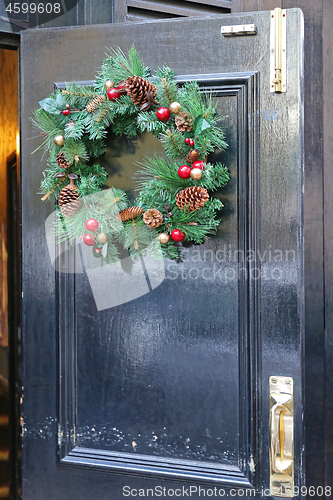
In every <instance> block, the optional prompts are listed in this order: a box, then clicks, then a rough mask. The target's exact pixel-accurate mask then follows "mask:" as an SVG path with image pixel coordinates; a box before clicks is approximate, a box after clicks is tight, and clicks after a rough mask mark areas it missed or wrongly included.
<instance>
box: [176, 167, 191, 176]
mask: <svg viewBox="0 0 333 500" xmlns="http://www.w3.org/2000/svg"><path fill="white" fill-rule="evenodd" d="M178 175H179V177H180V178H181V179H189V178H190V177H191V167H189V166H188V165H182V166H181V167H179V169H178Z"/></svg>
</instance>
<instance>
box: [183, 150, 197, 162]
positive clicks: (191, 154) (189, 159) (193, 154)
mask: <svg viewBox="0 0 333 500" xmlns="http://www.w3.org/2000/svg"><path fill="white" fill-rule="evenodd" d="M197 160H199V151H198V150H197V149H191V150H190V151H189V152H188V154H187V156H186V161H187V162H188V163H194V162H195V161H197Z"/></svg>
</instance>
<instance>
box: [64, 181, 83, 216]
mask: <svg viewBox="0 0 333 500" xmlns="http://www.w3.org/2000/svg"><path fill="white" fill-rule="evenodd" d="M80 205H81V199H80V198H79V193H78V187H77V186H75V184H67V186H65V187H64V188H63V189H62V190H61V191H60V195H59V206H60V210H61V213H62V215H63V216H64V217H70V216H71V215H74V214H75V213H76V211H77V210H78V209H79V208H80Z"/></svg>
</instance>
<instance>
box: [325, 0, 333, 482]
mask: <svg viewBox="0 0 333 500" xmlns="http://www.w3.org/2000/svg"><path fill="white" fill-rule="evenodd" d="M332 47H333V3H332V1H331V0H323V106H324V112H323V119H324V266H325V383H326V386H325V459H324V460H325V484H327V485H329V484H330V482H331V481H332V475H333V426H332V421H333V398H332V394H333V392H332V391H333V286H332V285H333V225H332V215H333V214H332V212H333V170H332V158H333V94H332V89H331V87H332V78H333V59H332Z"/></svg>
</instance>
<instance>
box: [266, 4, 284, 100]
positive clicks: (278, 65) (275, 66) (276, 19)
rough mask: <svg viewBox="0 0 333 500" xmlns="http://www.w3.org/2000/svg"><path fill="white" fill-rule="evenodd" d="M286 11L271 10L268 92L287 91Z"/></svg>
mask: <svg viewBox="0 0 333 500" xmlns="http://www.w3.org/2000/svg"><path fill="white" fill-rule="evenodd" d="M286 15H287V14H286V10H285V9H280V8H276V9H274V10H271V45H270V52H271V56H270V60H271V69H270V91H271V92H286V91H287V31H286Z"/></svg>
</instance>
